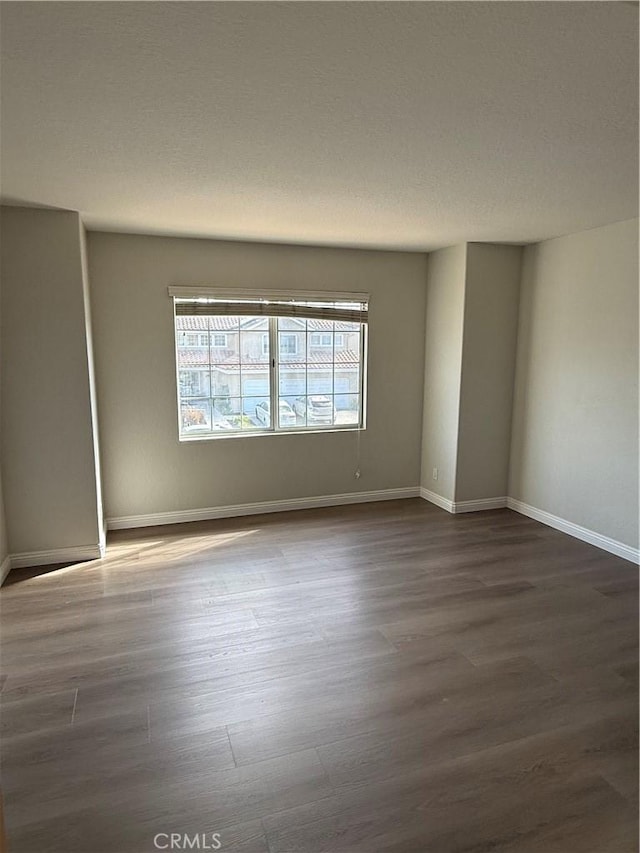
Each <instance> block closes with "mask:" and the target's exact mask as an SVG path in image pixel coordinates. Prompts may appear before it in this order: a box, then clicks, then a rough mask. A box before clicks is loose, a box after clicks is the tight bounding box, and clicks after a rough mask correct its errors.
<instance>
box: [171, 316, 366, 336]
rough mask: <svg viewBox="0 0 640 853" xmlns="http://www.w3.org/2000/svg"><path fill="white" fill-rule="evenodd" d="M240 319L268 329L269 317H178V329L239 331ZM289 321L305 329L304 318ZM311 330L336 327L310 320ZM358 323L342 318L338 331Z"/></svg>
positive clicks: (242, 323) (353, 328) (246, 324)
mask: <svg viewBox="0 0 640 853" xmlns="http://www.w3.org/2000/svg"><path fill="white" fill-rule="evenodd" d="M238 321H240V327H241V328H242V329H244V330H249V329H251V330H257V329H265V330H266V329H267V323H268V318H266V317H176V329H179V330H180V331H181V332H206V331H208V330H209V328H211V330H212V331H216V332H226V331H230V332H231V331H237V329H238ZM289 322H292V323H296V324H299V325H300V328H301V330H303V328H304V326H303V324H304V320H297V319H295V318H291V319H290V320H289ZM307 323H308V329H309V331H310V332H331V331H333V329H334V321H333V320H308V321H307ZM357 325H358V324H357V323H345V322H343V321H341V320H339V321H338V322H336V323H335V330H336V332H355V331H358V330H357V328H356V327H357Z"/></svg>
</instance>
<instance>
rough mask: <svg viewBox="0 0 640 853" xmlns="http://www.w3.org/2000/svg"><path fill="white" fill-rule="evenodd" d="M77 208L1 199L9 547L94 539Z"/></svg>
mask: <svg viewBox="0 0 640 853" xmlns="http://www.w3.org/2000/svg"><path fill="white" fill-rule="evenodd" d="M79 229H80V225H79V217H78V214H77V213H70V212H61V211H51V210H34V209H26V208H10V207H9V208H8V207H5V208H3V209H2V252H1V275H2V331H1V346H2V353H1V354H2V387H1V394H2V399H1V403H2V406H1V409H2V412H1V456H2V475H3V487H4V498H5V511H6V521H7V530H8V536H9V542H10V545H11V552H12V554H16V553H25V552H28V553H33V552H39V551H50V550H54V549H65V548H71V547H73V548H78V547H85V546H96V544H97V543H98V541H99V525H98V494H97V484H96V476H95V462H94V460H95V456H94V443H93V436H92V430H91V401H90V393H89V365H88V353H87V342H86V331H85V308H84V300H83V278H82V263H81V249H80V230H79Z"/></svg>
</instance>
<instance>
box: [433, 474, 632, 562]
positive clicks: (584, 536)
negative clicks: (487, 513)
mask: <svg viewBox="0 0 640 853" xmlns="http://www.w3.org/2000/svg"><path fill="white" fill-rule="evenodd" d="M420 497H421V498H424V500H426V501H429V502H430V503H433V504H435V505H436V506H439V507H440V508H441V509H446V511H447V512H450V513H459V512H479V511H481V510H487V509H500V508H501V507H508V508H509V509H512V510H514V511H515V512H519V513H520V514H521V515H526V516H527V517H528V518H533V519H534V520H535V521H540V522H542V524H546V525H547V526H548V527H553V528H554V529H555V530H560V531H561V532H562V533H567V534H568V535H569V536H573V537H574V538H575V539H581V540H582V541H583V542H588V543H589V545H595V546H596V548H602V550H603V551H608V552H609V553H610V554H615V555H616V557H622V559H623V560H630V561H631V562H632V563H638V562H639V561H640V551H639V550H638V548H632V547H631V546H629V545H625V544H624V543H623V542H618V541H617V540H616V539H611V538H610V537H609V536H603V535H602V534H601V533H596V532H595V530H589V528H587V527H581V526H580V525H579V524H574V523H573V522H572V521H566V519H564V518H559V517H558V516H557V515H552V514H551V513H550V512H545V511H544V510H542V509H537V508H536V507H534V506H530V505H529V504H525V503H522V501H517V500H515V498H508V497H502V498H484V499H481V500H476V501H458V502H454V501H449V500H447V499H446V498H443V497H441V496H440V495H437V494H436V493H435V492H430V491H429V490H428V489H423V488H421V489H420Z"/></svg>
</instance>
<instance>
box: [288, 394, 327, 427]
mask: <svg viewBox="0 0 640 853" xmlns="http://www.w3.org/2000/svg"><path fill="white" fill-rule="evenodd" d="M293 409H294V412H295V413H296V415H298V417H300V418H306V421H307V424H332V423H333V422H334V421H335V419H336V407H335V406H334V405H333V401H332V400H331V399H330V398H329V397H326V396H325V395H324V394H310V395H309V396H306V397H305V396H302V397H296V399H295V401H294V403H293Z"/></svg>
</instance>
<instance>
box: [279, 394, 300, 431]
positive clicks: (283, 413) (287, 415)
mask: <svg viewBox="0 0 640 853" xmlns="http://www.w3.org/2000/svg"><path fill="white" fill-rule="evenodd" d="M297 423H298V421H297V418H296V413H295V412H294V410H293V407H292V406H291V404H290V403H288V402H287V401H286V400H280V404H279V406H278V426H279V427H280V429H287V428H293V427H296V426H297Z"/></svg>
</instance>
